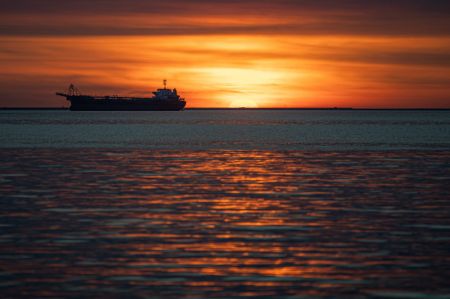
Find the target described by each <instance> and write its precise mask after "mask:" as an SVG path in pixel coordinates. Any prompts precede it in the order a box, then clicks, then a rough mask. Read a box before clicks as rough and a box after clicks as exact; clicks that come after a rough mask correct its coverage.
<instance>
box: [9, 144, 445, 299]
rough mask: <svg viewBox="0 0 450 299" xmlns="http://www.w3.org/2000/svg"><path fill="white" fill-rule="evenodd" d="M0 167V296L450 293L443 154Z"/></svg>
mask: <svg viewBox="0 0 450 299" xmlns="http://www.w3.org/2000/svg"><path fill="white" fill-rule="evenodd" d="M1 154H2V157H3V158H2V159H1V160H0V161H1V163H0V192H1V194H2V200H1V202H0V204H1V210H0V228H1V235H0V266H1V273H0V276H1V282H0V291H1V292H2V294H3V296H5V297H7V298H12V297H24V298H25V297H28V298H35V297H73V298H77V297H80V296H83V297H93V296H94V297H102V298H118V297H123V296H126V297H127V298H237V297H253V298H256V297H258V298H263V297H270V296H271V297H274V298H300V296H310V297H311V296H312V297H314V296H316V297H327V296H333V295H337V294H339V295H342V296H346V297H355V298H360V297H367V298H370V297H373V298H378V297H392V298H396V296H397V297H400V298H407V297H408V295H411V294H412V295H414V296H422V295H423V296H425V295H429V296H430V297H429V298H440V297H438V295H442V294H443V292H444V293H445V292H450V287H449V286H448V281H447V279H446V278H448V277H449V275H450V272H449V267H448V265H449V262H450V260H449V257H448V252H449V248H450V247H449V244H450V237H449V236H450V234H449V233H450V221H449V219H450V212H449V211H450V203H449V200H448V199H449V196H450V191H449V189H448V186H449V183H450V173H449V166H450V155H449V153H448V152H444V151H430V152H418V151H415V152H408V151H397V152H395V151H393V152H356V151H353V152H320V153H317V152H303V151H213V150H210V151H152V150H111V149H110V150H98V149H84V150H83V151H80V150H75V149H72V150H62V149H60V150H56V149H34V150H33V149H20V150H7V149H2V150H1ZM6 157H7V158H6ZM433 296H435V297H433Z"/></svg>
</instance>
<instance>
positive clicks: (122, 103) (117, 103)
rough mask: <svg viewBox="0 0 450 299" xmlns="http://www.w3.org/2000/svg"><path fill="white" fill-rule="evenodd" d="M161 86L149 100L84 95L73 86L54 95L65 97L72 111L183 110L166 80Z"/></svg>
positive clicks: (182, 103)
mask: <svg viewBox="0 0 450 299" xmlns="http://www.w3.org/2000/svg"><path fill="white" fill-rule="evenodd" d="M163 84H164V88H160V89H157V90H156V91H153V96H152V97H149V98H138V97H121V96H93V95H84V94H82V93H81V92H80V91H79V90H78V88H76V87H75V86H74V85H73V84H71V85H70V86H69V88H68V90H67V92H57V93H56V95H58V96H62V97H65V98H66V99H67V100H68V101H69V102H70V108H69V109H70V110H74V111H178V110H183V109H184V107H185V106H186V101H185V99H184V98H181V97H180V96H179V95H178V93H177V90H176V89H175V88H174V89H168V88H167V80H164V81H163Z"/></svg>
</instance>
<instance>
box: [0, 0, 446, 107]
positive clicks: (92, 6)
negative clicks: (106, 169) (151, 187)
mask: <svg viewBox="0 0 450 299" xmlns="http://www.w3.org/2000/svg"><path fill="white" fill-rule="evenodd" d="M30 1H31V0H18V1H15V2H17V3H18V4H14V3H13V4H6V5H5V7H4V8H3V9H0V11H1V13H0V64H1V66H2V67H1V68H0V106H2V107H5V106H34V107H37V106H57V107H59V106H62V105H67V103H66V102H65V101H64V99H62V98H58V97H56V96H55V95H54V92H55V91H56V90H62V89H64V88H66V86H67V85H68V84H69V83H74V84H76V85H77V86H78V87H79V89H81V90H82V91H83V92H84V93H95V94H121V95H136V96H146V95H149V94H150V92H151V91H152V90H154V89H156V88H158V87H160V85H161V84H162V79H164V78H166V79H168V82H169V87H176V88H177V89H178V90H179V92H180V93H181V94H182V95H183V96H185V97H186V99H187V101H188V107H242V106H245V107H336V106H337V107H355V108H357V107H369V108H379V107H386V108H394V107H404V108H411V107H430V108H445V107H446V108H448V107H450V29H449V28H450V26H449V25H450V22H449V21H448V13H445V12H442V9H443V8H446V7H445V5H446V4H445V2H441V1H439V0H438V1H436V3H437V4H438V5H437V6H436V7H434V6H431V7H429V6H424V3H426V2H425V1H409V2H406V1H397V2H396V1H393V2H388V1H380V2H379V3H380V4H376V5H374V4H372V5H367V7H366V6H365V5H363V4H359V5H358V4H355V3H357V2H356V1H343V2H342V3H343V4H346V5H342V6H339V5H334V6H333V5H330V3H331V2H330V1H315V2H312V1H280V2H279V3H278V4H276V5H274V4H271V2H269V1H260V2H257V1H252V0H247V1H219V0H217V1H209V2H205V1H184V2H181V1H178V3H177V1H174V2H173V3H172V4H171V5H170V6H168V7H166V6H167V5H166V6H164V5H160V6H158V5H157V4H156V2H153V3H152V1H146V2H145V1H139V0H131V1H128V2H127V3H128V6H126V5H125V4H124V3H125V2H124V1H119V0H113V1H109V2H108V3H109V4H111V3H113V4H114V5H109V6H108V7H107V9H105V7H104V6H102V4H104V3H105V1H100V0H98V1H95V0H92V1H90V2H88V1H84V0H82V1H78V2H75V1H67V2H64V4H58V2H55V1H53V0H43V2H41V6H39V7H37V6H36V5H34V6H33V4H32V2H30ZM320 2H322V6H321V5H320ZM75 3H77V4H75ZM149 3H150V4H151V5H150V4H149ZM205 3H208V4H205ZM389 3H390V4H389ZM392 3H394V4H392ZM407 3H410V5H409V6H408V5H407ZM411 3H412V4H417V5H416V6H417V7H416V6H414V5H411ZM19 4H21V5H19ZM175 4H178V5H175ZM327 4H328V5H327ZM0 5H4V4H0ZM439 5H441V6H444V7H439ZM130 6H131V7H130ZM447 6H450V5H447ZM183 8H184V9H183ZM406 8H408V9H406ZM447 11H449V10H447ZM377 22H379V23H377Z"/></svg>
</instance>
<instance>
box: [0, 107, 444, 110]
mask: <svg viewBox="0 0 450 299" xmlns="http://www.w3.org/2000/svg"><path fill="white" fill-rule="evenodd" d="M0 110H69V108H58V107H0ZM185 110H355V111H361V110H375V111H376V110H380V111H386V110H387V111H389V110H392V111H449V110H450V108H351V107H349V108H347V107H342V108H340V107H332V108H300V107H299V108H244V107H242V108H220V107H218V108H213V107H210V108H206V107H205V108H186V109H185Z"/></svg>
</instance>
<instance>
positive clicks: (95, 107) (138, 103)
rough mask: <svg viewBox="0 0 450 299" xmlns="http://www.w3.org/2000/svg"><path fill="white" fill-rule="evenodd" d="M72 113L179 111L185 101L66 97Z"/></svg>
mask: <svg viewBox="0 0 450 299" xmlns="http://www.w3.org/2000/svg"><path fill="white" fill-rule="evenodd" d="M67 100H68V101H70V103H71V104H70V108H69V109H70V110H72V111H179V110H183V109H184V107H185V106H186V102H185V101H178V100H157V99H151V98H149V99H145V98H112V99H109V98H102V99H97V98H94V97H90V96H68V97H67Z"/></svg>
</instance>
